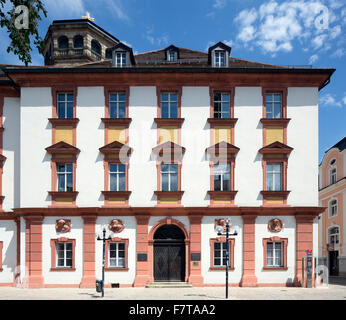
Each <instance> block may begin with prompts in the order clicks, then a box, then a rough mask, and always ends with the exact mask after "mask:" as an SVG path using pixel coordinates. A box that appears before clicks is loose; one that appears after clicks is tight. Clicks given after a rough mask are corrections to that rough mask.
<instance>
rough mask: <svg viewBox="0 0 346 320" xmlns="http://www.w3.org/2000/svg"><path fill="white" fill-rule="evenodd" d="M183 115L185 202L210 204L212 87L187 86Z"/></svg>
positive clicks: (194, 204)
mask: <svg viewBox="0 0 346 320" xmlns="http://www.w3.org/2000/svg"><path fill="white" fill-rule="evenodd" d="M181 117H182V118H185V121H184V123H183V126H182V130H181V135H182V140H181V141H182V146H183V147H185V148H186V151H185V155H184V158H183V164H182V168H181V174H182V179H181V189H182V190H183V191H184V195H183V198H182V204H183V205H184V206H208V205H209V195H208V194H207V191H208V190H210V168H209V161H207V159H206V158H205V149H206V148H208V147H209V146H210V126H209V123H208V122H207V119H208V118H209V117H210V96H209V87H183V90H182V101H181Z"/></svg>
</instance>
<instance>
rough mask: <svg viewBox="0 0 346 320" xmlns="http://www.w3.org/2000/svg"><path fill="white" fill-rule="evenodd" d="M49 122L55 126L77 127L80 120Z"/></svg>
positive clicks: (69, 119) (56, 119)
mask: <svg viewBox="0 0 346 320" xmlns="http://www.w3.org/2000/svg"><path fill="white" fill-rule="evenodd" d="M48 120H49V122H50V123H51V124H52V125H53V126H54V127H55V126H76V125H77V123H78V122H79V119H78V118H49V119H48Z"/></svg>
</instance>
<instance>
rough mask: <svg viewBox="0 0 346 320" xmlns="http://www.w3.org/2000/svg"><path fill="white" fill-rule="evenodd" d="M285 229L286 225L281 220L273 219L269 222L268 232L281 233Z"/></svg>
mask: <svg viewBox="0 0 346 320" xmlns="http://www.w3.org/2000/svg"><path fill="white" fill-rule="evenodd" d="M283 227H284V224H283V223H282V221H281V220H280V219H272V220H270V221H269V222H268V230H269V231H270V232H280V231H281V230H282V228H283Z"/></svg>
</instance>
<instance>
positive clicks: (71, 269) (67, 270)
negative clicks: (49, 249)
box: [49, 268, 76, 272]
mask: <svg viewBox="0 0 346 320" xmlns="http://www.w3.org/2000/svg"><path fill="white" fill-rule="evenodd" d="M49 271H51V272H55V271H57V272H65V271H66V272H73V271H76V268H51V269H50V270H49Z"/></svg>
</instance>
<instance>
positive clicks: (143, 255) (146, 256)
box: [137, 253, 148, 261]
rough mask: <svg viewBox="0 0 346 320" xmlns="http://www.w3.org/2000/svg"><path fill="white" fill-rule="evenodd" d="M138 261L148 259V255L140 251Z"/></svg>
mask: <svg viewBox="0 0 346 320" xmlns="http://www.w3.org/2000/svg"><path fill="white" fill-rule="evenodd" d="M137 261H148V255H147V254H146V253H138V254H137Z"/></svg>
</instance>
